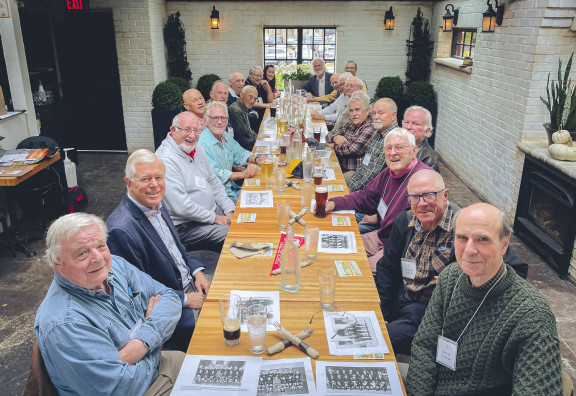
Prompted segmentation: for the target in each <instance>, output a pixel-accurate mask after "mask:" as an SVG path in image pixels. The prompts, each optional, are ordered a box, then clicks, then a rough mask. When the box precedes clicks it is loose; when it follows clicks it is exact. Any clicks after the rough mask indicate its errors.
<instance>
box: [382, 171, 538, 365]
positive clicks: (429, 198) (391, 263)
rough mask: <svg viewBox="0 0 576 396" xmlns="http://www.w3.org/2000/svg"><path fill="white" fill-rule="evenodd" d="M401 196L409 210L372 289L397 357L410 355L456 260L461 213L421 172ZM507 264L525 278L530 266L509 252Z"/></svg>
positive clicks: (436, 179) (432, 176)
mask: <svg viewBox="0 0 576 396" xmlns="http://www.w3.org/2000/svg"><path fill="white" fill-rule="evenodd" d="M407 192H408V194H407V195H406V196H405V198H406V199H407V202H408V203H409V204H410V210H408V211H404V212H401V213H400V214H398V216H396V219H395V220H394V225H393V227H392V230H391V231H390V238H389V239H388V242H387V243H386V247H385V249H384V256H383V257H382V258H381V259H380V260H379V261H378V264H377V266H376V288H377V289H378V294H379V295H380V304H381V306H380V308H381V309H382V315H383V316H384V320H385V321H386V322H387V325H386V327H387V329H388V334H389V335H390V342H391V343H392V347H393V348H394V352H395V353H396V354H403V355H410V347H411V343H412V339H413V338H414V334H416V331H417V330H418V326H419V325H420V322H421V321H422V317H423V316H424V312H425V310H426V307H427V306H428V302H429V301H430V297H431V296H432V292H433V291H434V288H435V287H436V280H437V278H438V275H439V274H440V272H441V271H442V270H443V269H444V268H445V267H446V266H447V265H448V264H450V263H451V262H453V261H454V260H455V256H454V224H453V223H454V218H455V216H456V214H457V213H458V212H459V211H460V207H459V206H457V205H456V204H454V203H452V202H449V201H448V193H449V190H448V189H447V188H446V187H445V185H444V180H443V179H442V176H440V174H439V173H437V172H435V171H433V170H421V171H418V172H416V173H414V175H413V176H412V177H411V178H410V180H409V182H408V189H407ZM505 261H506V262H507V263H508V264H510V265H511V266H512V267H513V268H514V269H515V270H516V272H517V273H518V274H519V275H520V276H522V277H523V278H526V276H527V275H528V265H527V264H525V263H523V262H522V261H521V260H520V258H519V257H518V256H517V255H516V253H514V252H513V251H512V249H510V248H509V249H508V251H507V253H506V255H505Z"/></svg>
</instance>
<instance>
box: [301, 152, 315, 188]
mask: <svg viewBox="0 0 576 396" xmlns="http://www.w3.org/2000/svg"><path fill="white" fill-rule="evenodd" d="M313 168H314V161H311V160H310V159H309V158H306V159H305V160H303V161H302V173H303V178H304V183H310V182H311V181H312V169H313Z"/></svg>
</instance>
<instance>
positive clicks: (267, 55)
mask: <svg viewBox="0 0 576 396" xmlns="http://www.w3.org/2000/svg"><path fill="white" fill-rule="evenodd" d="M274 49H275V46H274V45H267V46H266V47H265V49H264V59H274V58H276V53H275V52H274Z"/></svg>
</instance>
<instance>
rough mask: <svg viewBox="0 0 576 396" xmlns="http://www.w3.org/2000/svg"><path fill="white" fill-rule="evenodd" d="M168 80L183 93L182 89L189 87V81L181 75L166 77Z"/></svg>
mask: <svg viewBox="0 0 576 396" xmlns="http://www.w3.org/2000/svg"><path fill="white" fill-rule="evenodd" d="M168 81H169V82H171V83H174V84H176V85H177V86H178V88H180V90H181V91H182V92H183V93H184V91H187V90H189V89H190V81H188V80H186V79H185V78H182V77H170V78H169V79H168Z"/></svg>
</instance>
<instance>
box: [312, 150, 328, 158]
mask: <svg viewBox="0 0 576 396" xmlns="http://www.w3.org/2000/svg"><path fill="white" fill-rule="evenodd" d="M331 155H332V150H316V158H330V156H331Z"/></svg>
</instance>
